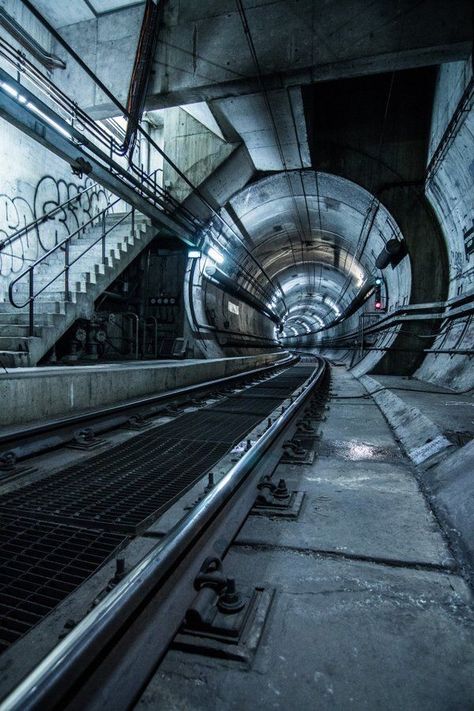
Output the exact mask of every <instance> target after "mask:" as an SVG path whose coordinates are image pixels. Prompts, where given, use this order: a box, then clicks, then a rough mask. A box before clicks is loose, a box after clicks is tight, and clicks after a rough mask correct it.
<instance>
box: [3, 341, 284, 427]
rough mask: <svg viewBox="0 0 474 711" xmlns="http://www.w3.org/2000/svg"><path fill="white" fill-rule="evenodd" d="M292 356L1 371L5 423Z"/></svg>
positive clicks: (73, 409) (91, 405)
mask: <svg viewBox="0 0 474 711" xmlns="http://www.w3.org/2000/svg"><path fill="white" fill-rule="evenodd" d="M286 356H287V353H286V352H284V353H282V352H279V353H266V354H265V353H264V354H260V355H255V356H245V357H236V358H219V359H209V360H204V359H203V360H179V361H177V360H174V361H162V360H156V361H136V362H128V363H114V364H111V363H107V364H97V365H87V366H58V367H56V366H54V367H45V368H15V369H14V370H11V371H10V372H7V373H5V372H3V373H0V402H1V403H2V404H3V407H1V408H0V425H20V424H24V423H26V422H33V421H35V420H43V419H50V418H51V417H54V416H57V415H68V414H71V413H78V412H80V411H82V410H86V409H89V408H95V407H99V406H101V405H110V404H113V403H118V402H122V401H125V400H131V399H133V398H137V397H141V396H145V395H152V394H155V393H160V392H163V391H166V390H172V389H173V388H178V387H185V386H186V385H193V384H196V383H200V382H204V381H206V380H213V379H216V378H222V377H225V376H228V375H235V374H237V373H241V372H244V371H245V370H251V369H252V368H257V367H259V366H263V365H270V364H271V363H274V362H276V361H278V360H280V359H282V358H285V357H286Z"/></svg>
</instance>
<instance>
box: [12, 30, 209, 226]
mask: <svg viewBox="0 0 474 711" xmlns="http://www.w3.org/2000/svg"><path fill="white" fill-rule="evenodd" d="M0 59H2V60H5V62H7V63H8V64H9V65H10V66H11V68H12V69H13V71H14V75H15V76H16V79H14V78H13V76H11V75H9V74H8V73H7V72H5V71H4V70H3V69H1V68H0V89H2V90H3V91H5V92H7V93H8V94H10V95H11V96H13V97H15V98H17V99H18V100H19V101H20V103H22V104H25V105H26V107H27V108H29V110H30V111H33V113H36V114H38V113H39V115H40V116H42V117H43V118H45V120H47V121H48V122H49V123H50V124H51V125H53V126H55V127H56V128H59V130H60V131H61V132H62V134H63V135H64V133H66V134H67V135H68V136H69V138H70V140H71V141H73V142H76V143H77V144H78V145H81V146H84V147H87V149H88V150H89V151H91V153H92V154H94V156H95V157H97V158H98V160H100V161H101V162H102V163H103V164H104V165H106V166H107V167H108V168H109V169H112V171H113V172H115V173H116V174H117V175H120V176H121V177H122V178H123V179H124V180H125V181H126V182H127V183H129V184H131V186H132V187H133V190H134V191H136V192H137V194H140V195H141V197H142V198H144V199H145V200H146V201H147V202H148V203H149V204H150V205H152V206H153V207H154V208H157V209H159V210H160V211H161V212H163V213H164V214H166V215H172V216H173V219H174V220H175V221H177V222H179V224H180V225H181V226H182V227H183V228H185V229H187V230H189V231H190V232H191V233H192V232H194V231H195V228H196V225H195V218H194V216H193V215H192V214H191V213H190V212H189V211H188V210H187V209H186V208H184V207H183V206H182V205H180V203H179V202H178V201H177V200H176V198H174V197H173V196H172V195H171V194H170V193H169V192H168V191H167V190H166V188H164V187H163V186H162V185H160V182H159V181H158V180H157V173H158V172H162V169H161V168H158V169H157V170H155V171H153V173H148V172H147V171H146V170H145V169H144V167H143V165H141V164H137V163H136V162H135V161H134V160H128V164H127V167H125V166H122V165H121V164H120V163H119V162H118V161H117V159H120V158H121V157H123V155H124V154H123V149H122V145H121V143H120V142H119V140H117V138H116V137H115V136H114V135H113V134H112V132H111V131H109V130H107V129H106V128H105V127H104V126H102V125H101V124H100V122H98V121H94V119H92V118H91V117H90V116H89V115H88V113H87V112H86V111H84V110H83V109H81V108H80V107H79V106H78V104H77V103H76V102H75V101H73V100H72V99H70V98H69V97H68V96H67V95H66V94H65V93H64V92H63V91H61V90H60V89H59V88H58V87H57V86H56V85H55V84H54V83H53V82H52V81H51V79H50V78H49V77H48V76H46V75H45V74H43V73H42V72H41V71H40V70H39V69H38V68H37V67H36V66H35V65H34V64H33V63H32V62H30V61H29V60H28V59H27V58H26V56H25V55H24V53H23V52H21V51H20V50H18V49H17V48H16V47H14V46H13V45H12V44H11V43H10V42H8V41H7V40H6V39H5V38H4V37H0ZM20 79H21V80H23V81H27V82H28V83H29V84H31V85H32V86H33V88H34V92H33V94H31V97H30V92H29V91H28V90H27V89H26V88H23V86H22V87H20V86H19V82H20ZM22 90H23V92H24V94H25V95H24V96H23V95H22ZM34 96H36V97H40V96H41V97H43V98H44V100H45V101H46V102H47V103H46V104H45V105H44V104H42V103H40V100H38V101H37V104H38V105H37V104H36V103H35V101H34V98H32V97H34ZM49 112H51V114H50V113H49ZM141 136H142V137H143V139H144V140H146V141H147V142H148V143H149V145H150V147H151V148H152V149H155V145H156V144H154V142H153V141H152V140H151V138H150V137H149V136H148V135H147V134H146V132H141Z"/></svg>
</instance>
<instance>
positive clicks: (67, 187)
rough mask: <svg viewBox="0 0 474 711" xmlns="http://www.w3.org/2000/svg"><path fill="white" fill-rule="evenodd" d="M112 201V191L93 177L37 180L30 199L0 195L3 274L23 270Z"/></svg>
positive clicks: (11, 273) (48, 176)
mask: <svg viewBox="0 0 474 711" xmlns="http://www.w3.org/2000/svg"><path fill="white" fill-rule="evenodd" d="M87 188H89V190H87V192H83V191H84V190H85V189H87ZM81 193H82V194H81ZM74 198H75V199H74ZM109 200H110V196H109V193H108V192H107V191H106V190H105V189H104V188H102V187H101V186H100V185H95V186H94V182H93V181H92V180H91V179H90V178H86V180H85V181H84V182H83V183H82V184H77V183H73V182H68V181H67V180H64V179H62V178H61V179H57V178H54V177H53V176H51V175H45V176H43V177H42V178H41V179H40V180H39V181H38V183H37V185H36V187H35V188H34V190H33V195H32V196H31V199H29V200H28V199H26V198H24V197H22V196H15V197H10V196H9V195H6V194H5V193H2V194H0V277H8V276H9V275H13V274H18V273H20V272H21V271H22V270H23V269H25V268H26V267H28V265H29V264H31V263H32V262H34V261H35V260H36V259H37V258H38V257H39V256H41V255H42V254H45V253H46V252H47V251H49V250H50V249H52V248H53V247H54V246H56V245H57V244H58V243H59V242H61V241H62V240H63V239H65V238H66V237H68V236H69V235H71V234H72V233H73V232H74V231H75V230H77V229H79V228H80V227H81V226H82V225H84V223H86V222H87V221H88V220H89V219H91V218H92V217H94V216H95V215H97V214H98V213H99V212H100V211H101V210H103V208H104V207H105V206H106V205H107V204H108V203H109ZM68 201H70V202H68ZM66 202H67V203H68V204H67V205H65V206H63V207H61V209H59V210H58V211H57V212H56V213H55V214H54V215H53V216H51V217H49V218H46V219H45V220H44V221H41V222H38V223H36V224H35V225H34V226H32V227H31V228H30V229H29V230H27V231H25V232H23V233H22V234H20V235H19V236H18V237H17V238H15V239H14V240H13V241H11V242H10V241H9V240H8V238H9V237H11V236H12V235H14V234H15V233H16V232H18V231H19V230H21V229H22V228H25V227H26V226H27V225H30V224H31V223H32V222H34V221H35V220H38V219H40V218H41V217H43V216H45V215H47V214H48V213H50V212H51V211H52V210H54V209H55V208H59V207H60V206H61V205H64V203H66ZM6 240H7V242H5V241H6Z"/></svg>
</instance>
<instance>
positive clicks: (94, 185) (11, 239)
mask: <svg viewBox="0 0 474 711" xmlns="http://www.w3.org/2000/svg"><path fill="white" fill-rule="evenodd" d="M98 186H99V183H92V185H89V187H88V188H85V189H84V190H81V192H79V193H77V194H76V195H74V196H73V197H72V198H69V199H68V200H66V201H65V202H63V203H61V205H57V206H56V207H53V209H52V210H50V211H49V212H45V213H44V215H41V217H37V218H36V220H33V221H32V222H29V223H28V224H27V225H24V226H23V227H20V229H19V230H17V231H16V232H13V234H11V235H8V237H7V238H6V239H4V240H3V242H1V241H0V251H2V250H3V249H4V247H6V245H7V244H11V243H12V242H14V241H15V240H16V239H18V238H19V237H22V235H24V234H26V233H27V232H29V231H30V230H31V229H32V227H35V226H36V225H40V224H41V223H42V222H47V221H48V220H49V219H50V218H51V217H52V216H53V215H55V214H56V213H57V212H60V211H61V210H63V209H64V208H65V207H67V206H68V205H69V204H70V203H73V202H75V201H76V200H77V199H78V198H80V197H82V196H83V195H84V194H85V193H88V192H89V190H92V188H97V187H98ZM100 187H102V186H100ZM99 214H100V213H98V214H97V215H96V217H97V216H98V215H99Z"/></svg>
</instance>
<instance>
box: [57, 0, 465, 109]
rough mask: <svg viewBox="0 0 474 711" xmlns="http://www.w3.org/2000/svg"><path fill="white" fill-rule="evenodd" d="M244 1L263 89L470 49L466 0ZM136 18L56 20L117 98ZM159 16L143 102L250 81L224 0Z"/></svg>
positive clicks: (176, 7) (200, 97)
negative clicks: (114, 35)
mask: <svg viewBox="0 0 474 711" xmlns="http://www.w3.org/2000/svg"><path fill="white" fill-rule="evenodd" d="M246 11H247V17H248V22H249V26H250V27H251V30H252V33H253V34H254V35H255V37H258V46H257V47H256V51H257V53H258V56H259V59H260V64H261V68H262V73H263V76H264V81H265V87H266V89H267V90H272V89H282V88H284V87H290V86H296V85H304V84H310V83H312V82H318V81H327V80H332V79H341V78H347V77H354V76H362V75H366V74H377V73H381V72H385V71H393V70H400V69H408V68H412V67H419V66H428V65H436V64H441V63H444V62H451V61H456V60H459V59H465V58H466V57H467V56H468V55H469V53H470V51H471V19H470V18H471V13H472V10H471V3H470V2H468V0H451V2H446V0H424V1H422V2H416V3H415V2H413V0H401V1H398V0H378V1H376V2H372V3H369V4H368V3H367V2H366V0H356V1H354V0H340V1H339V2H337V3H336V2H333V3H330V4H328V3H327V2H325V0H299V1H298V2H297V1H296V0H290V1H289V0H276V1H275V2H272V3H270V4H269V3H268V0H255V1H254V2H252V3H249V2H248V3H247V8H246ZM140 21H141V8H128V9H124V10H121V11H118V12H115V13H113V14H111V15H107V16H106V17H98V18H97V19H94V20H89V21H86V22H81V23H77V24H74V25H69V26H68V27H63V28H61V34H62V35H63V36H64V38H65V39H66V40H67V41H68V42H70V43H71V45H72V46H73V47H74V48H75V49H76V51H79V52H80V54H81V56H82V57H83V58H84V60H85V61H86V62H87V64H88V65H89V66H91V67H94V68H95V71H96V73H97V75H98V76H99V77H100V78H101V79H102V80H103V81H104V82H105V83H106V84H107V85H108V86H110V87H111V88H112V89H113V91H114V93H115V94H116V95H117V97H118V98H119V99H120V100H121V101H124V100H125V97H126V95H127V89H128V79H129V76H130V70H131V56H130V52H129V51H123V50H124V48H127V47H129V46H131V43H133V39H132V38H135V37H136V36H138V27H139V25H138V23H139V22H140ZM164 23H165V24H164V27H163V32H162V34H161V36H160V40H159V44H158V48H157V55H156V62H155V73H154V77H153V80H152V82H151V86H150V89H149V97H148V108H165V107H169V106H177V105H182V104H187V103H193V102H198V101H211V100H216V99H222V98H226V97H232V96H242V95H245V94H252V93H256V92H258V91H259V89H260V86H259V81H258V78H257V77H256V75H255V67H254V65H253V61H252V57H251V56H250V53H249V50H248V46H247V42H246V40H245V36H244V32H243V29H242V25H241V22H240V18H239V15H238V12H237V10H236V5H235V2H234V1H233V0H219V2H217V1H216V0H203V2H199V3H197V2H195V0H180V2H177V0H170V2H169V3H168V6H167V9H166V12H165V18H164ZM270 25H271V32H269V26H270ZM111 27H114V28H119V29H120V33H121V36H122V37H123V40H122V42H120V41H117V39H116V38H114V40H113V41H112V36H111V31H110V28H111ZM447 38H449V40H448V39H447ZM57 52H58V54H61V56H63V52H62V51H60V50H59V49H58V50H57ZM111 53H112V56H113V62H111V61H110V58H111ZM110 67H113V74H111V69H110ZM75 84H76V89H77V94H78V95H77V97H76V98H77V100H78V103H79V105H81V106H83V107H84V108H88V109H92V108H93V109H94V111H95V115H96V116H97V117H104V116H106V115H110V111H111V107H110V104H107V99H106V98H105V97H104V96H102V95H101V94H100V92H91V90H90V88H88V87H87V86H84V87H81V85H80V82H77V81H76V82H75Z"/></svg>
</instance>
